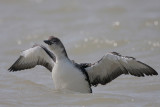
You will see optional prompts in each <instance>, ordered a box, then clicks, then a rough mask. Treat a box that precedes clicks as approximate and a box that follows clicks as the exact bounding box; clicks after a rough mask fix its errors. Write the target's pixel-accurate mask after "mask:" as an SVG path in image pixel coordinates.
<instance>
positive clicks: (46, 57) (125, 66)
mask: <svg viewBox="0 0 160 107" xmlns="http://www.w3.org/2000/svg"><path fill="white" fill-rule="evenodd" d="M44 43H45V44H47V45H48V47H49V49H47V48H46V47H45V46H44V45H39V44H36V45H33V47H31V48H29V49H27V50H24V51H22V52H21V54H20V56H19V58H18V59H17V60H16V61H15V62H14V63H13V65H12V66H11V67H10V68H9V69H8V70H9V71H10V72H15V71H21V70H25V69H31V68H34V67H35V66H37V65H41V66H44V67H45V68H47V69H48V70H49V71H50V72H52V79H53V82H54V86H55V90H63V89H66V90H71V91H73V92H80V93H92V87H96V86H97V85H98V84H101V85H106V84H107V83H110V82H111V81H112V80H114V79H115V78H117V77H119V76H120V75H122V74H125V75H127V74H130V75H133V76H137V77H144V76H152V75H158V73H157V72H156V71H155V70H154V69H153V68H152V67H150V66H149V65H147V64H145V63H143V62H141V61H139V60H137V59H136V58H134V57H130V56H122V55H121V54H120V53H118V52H108V53H106V54H105V55H104V56H103V57H102V58H101V59H100V60H98V61H97V62H95V63H76V62H75V61H74V60H71V59H70V58H69V57H68V54H67V52H66V49H65V47H64V45H63V43H62V42H61V40H60V39H59V38H58V37H55V36H49V38H48V39H47V40H44Z"/></svg>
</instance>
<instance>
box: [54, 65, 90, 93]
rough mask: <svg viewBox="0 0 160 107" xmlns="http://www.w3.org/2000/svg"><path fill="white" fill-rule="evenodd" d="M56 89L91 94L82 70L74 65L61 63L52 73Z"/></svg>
mask: <svg viewBox="0 0 160 107" xmlns="http://www.w3.org/2000/svg"><path fill="white" fill-rule="evenodd" d="M52 78H53V81H54V85H55V89H57V90H59V89H69V90H73V91H78V92H89V91H90V89H89V85H88V82H87V81H86V80H85V76H84V74H83V73H82V72H81V71H80V69H78V68H76V67H75V66H74V65H73V64H72V63H69V62H59V63H57V64H55V66H54V68H53V71H52Z"/></svg>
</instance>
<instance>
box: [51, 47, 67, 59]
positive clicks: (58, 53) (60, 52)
mask: <svg viewBox="0 0 160 107" xmlns="http://www.w3.org/2000/svg"><path fill="white" fill-rule="evenodd" d="M54 54H55V56H56V60H66V59H69V58H68V55H67V52H66V50H65V49H63V50H57V51H54Z"/></svg>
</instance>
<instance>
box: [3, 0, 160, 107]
mask: <svg viewBox="0 0 160 107" xmlns="http://www.w3.org/2000/svg"><path fill="white" fill-rule="evenodd" d="M159 4H160V1H159V0H150V1H146V0H134V1H133V0H132V1H131V0H114V1H113V0H112V1H110V0H101V1H98V0H81V1H80V0H1V1H0V49H1V51H0V61H1V63H0V106H1V107H17V106H22V107H28V106H30V107H37V106H39V107H44V106H45V107H53V106H56V107H61V106H66V107H67V106H68V107H71V106H72V107H88V106H90V107H91V106H92V107H97V106H104V107H106V106H109V107H115V106H119V107H128V106H131V107H142V106H145V107H159V105H160V100H159V99H160V78H159V76H152V77H145V78H138V77H133V76H125V75H122V76H120V77H118V78H117V79H115V80H114V81H112V82H111V83H109V84H107V85H105V86H101V85H99V86H98V87H96V88H93V94H80V93H72V92H57V91H55V90H54V84H53V81H52V78H51V73H50V72H48V71H47V70H46V69H45V68H43V67H40V66H37V67H36V68H34V69H30V70H25V71H21V72H14V73H10V72H8V71H7V69H8V68H9V67H10V66H11V64H13V62H14V61H15V60H16V59H17V58H18V56H19V53H20V52H21V51H22V50H25V49H27V48H30V47H31V46H32V45H33V44H34V43H39V44H44V43H43V40H44V39H47V38H48V36H50V35H54V36H57V37H59V38H60V39H61V40H62V41H63V42H64V45H65V46H66V49H67V52H68V54H69V57H70V58H71V59H74V60H75V61H76V62H79V63H80V62H95V61H97V60H99V59H100V58H101V57H102V56H103V55H104V54H105V53H106V52H111V51H117V52H119V53H121V54H123V55H130V56H133V57H136V58H137V59H139V60H141V61H143V62H145V63H147V64H149V65H150V66H152V67H153V68H154V69H156V70H157V71H158V72H159V71H160V61H159V59H160V6H159ZM45 46H46V45H45ZM159 73H160V72H159Z"/></svg>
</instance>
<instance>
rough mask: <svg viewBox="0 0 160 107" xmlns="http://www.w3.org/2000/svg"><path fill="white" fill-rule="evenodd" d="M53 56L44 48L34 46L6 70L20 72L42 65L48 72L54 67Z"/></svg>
mask: <svg viewBox="0 0 160 107" xmlns="http://www.w3.org/2000/svg"><path fill="white" fill-rule="evenodd" d="M54 61H55V56H54V54H53V53H51V52H50V51H49V50H48V49H47V48H46V47H44V46H42V45H34V46H33V47H32V48H29V49H27V50H25V51H23V52H22V53H21V54H20V57H19V58H18V59H17V61H15V63H14V64H13V65H12V66H11V67H10V68H9V69H8V70H9V71H12V72H14V71H20V70H24V69H30V68H33V67H35V66H36V65H42V66H44V67H45V68H47V69H48V70H49V71H50V72H51V71H52V68H53V66H54Z"/></svg>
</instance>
